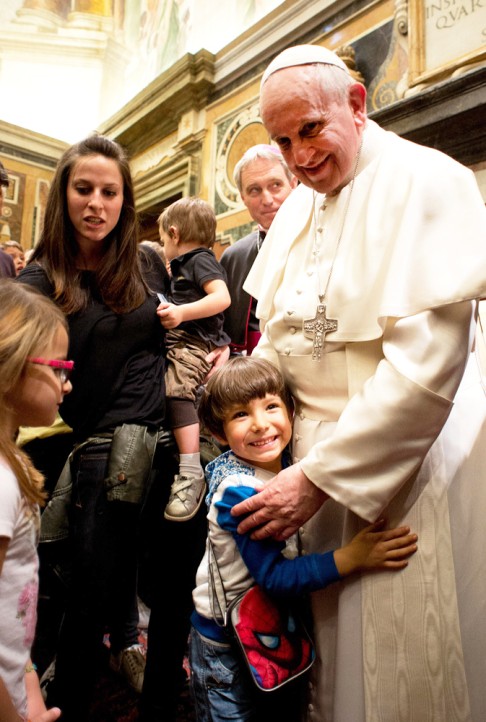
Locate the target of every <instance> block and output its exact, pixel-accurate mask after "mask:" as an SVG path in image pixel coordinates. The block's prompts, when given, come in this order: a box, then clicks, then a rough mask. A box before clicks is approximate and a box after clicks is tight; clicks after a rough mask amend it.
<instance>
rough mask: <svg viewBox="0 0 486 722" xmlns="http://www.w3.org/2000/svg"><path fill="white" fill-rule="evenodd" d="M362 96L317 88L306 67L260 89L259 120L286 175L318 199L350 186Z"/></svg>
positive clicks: (357, 91) (353, 90) (357, 89)
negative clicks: (274, 145)
mask: <svg viewBox="0 0 486 722" xmlns="http://www.w3.org/2000/svg"><path fill="white" fill-rule="evenodd" d="M365 102H366V91H365V89H364V88H363V86H361V85H360V84H358V83H356V84H354V85H352V86H351V87H350V88H349V94H348V98H347V99H346V100H341V99H339V98H338V97H337V95H336V94H335V93H333V92H332V91H330V90H325V89H323V88H322V85H321V82H320V79H319V76H318V75H317V74H316V72H315V69H314V68H312V67H310V66H306V65H304V66H297V67H292V68H285V69H283V70H279V71H277V72H276V73H274V74H273V75H271V76H270V77H269V78H268V80H267V81H266V83H265V85H264V86H263V89H262V95H261V101H260V104H261V111H262V119H263V122H264V124H265V127H266V128H267V130H268V132H269V133H270V135H271V137H272V139H273V140H275V141H276V143H277V144H278V146H279V148H280V150H281V152H282V155H283V156H284V158H285V160H286V161H287V165H288V166H289V168H290V170H291V171H292V172H293V173H294V174H295V175H296V176H297V178H298V179H299V180H300V181H302V183H304V184H305V185H306V186H309V187H310V188H313V189H314V190H316V191H318V192H319V193H328V194H330V193H333V192H336V191H338V190H340V189H341V188H342V187H343V186H344V185H346V183H348V182H349V181H350V180H351V177H352V174H353V170H354V164H355V159H356V155H357V152H358V149H359V145H360V141H361V135H362V131H363V128H364V125H365V122H366V106H365Z"/></svg>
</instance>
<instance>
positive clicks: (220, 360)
mask: <svg viewBox="0 0 486 722" xmlns="http://www.w3.org/2000/svg"><path fill="white" fill-rule="evenodd" d="M229 357H230V349H229V346H218V348H215V349H214V350H213V351H211V353H208V355H207V356H206V361H207V362H208V364H212V368H211V371H210V372H209V373H208V375H207V376H206V379H205V380H206V381H207V380H208V379H209V378H211V376H212V375H213V374H214V372H215V371H217V370H218V369H219V368H221V366H223V365H224V364H225V363H226V361H227V360H228V359H229Z"/></svg>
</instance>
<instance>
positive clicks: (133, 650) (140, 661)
mask: <svg viewBox="0 0 486 722" xmlns="http://www.w3.org/2000/svg"><path fill="white" fill-rule="evenodd" d="M110 669H112V670H113V671H114V672H118V674H121V675H122V677H124V678H125V680H126V681H127V682H128V684H129V685H130V687H133V689H134V690H135V691H136V692H138V693H139V694H142V686H143V677H144V674H145V647H144V646H143V645H142V644H132V646H131V647H127V648H126V649H122V651H121V652H119V653H118V654H112V655H110Z"/></svg>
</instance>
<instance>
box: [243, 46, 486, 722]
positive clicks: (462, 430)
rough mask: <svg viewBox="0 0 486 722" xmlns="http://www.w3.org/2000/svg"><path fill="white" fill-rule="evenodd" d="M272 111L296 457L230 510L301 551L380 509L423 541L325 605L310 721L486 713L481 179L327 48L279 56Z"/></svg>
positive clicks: (257, 269) (319, 613)
mask: <svg viewBox="0 0 486 722" xmlns="http://www.w3.org/2000/svg"><path fill="white" fill-rule="evenodd" d="M261 114H262V119H263V122H264V124H265V126H266V128H267V130H268V131H269V133H270V135H271V137H272V139H273V140H274V141H275V142H276V143H277V144H278V146H279V147H280V149H281V151H282V153H283V155H284V158H285V160H286V161H287V164H288V166H289V168H290V169H291V171H292V172H293V173H294V174H295V175H296V176H297V178H298V179H299V180H300V181H301V185H300V186H299V187H298V188H297V189H296V190H295V191H294V192H293V193H292V194H291V195H290V196H289V198H288V199H287V200H286V201H285V203H284V204H283V206H282V207H281V209H280V210H279V212H278V214H277V216H276V218H275V220H274V222H273V224H272V228H271V230H270V233H269V235H268V237H267V239H266V240H265V244H264V246H263V248H262V251H261V253H260V255H259V257H258V259H257V261H256V262H255V265H254V266H253V268H252V270H251V272H250V275H249V277H248V279H247V281H246V283H245V290H246V291H247V292H248V293H250V294H251V295H252V296H255V297H256V298H257V299H258V308H257V315H258V316H259V318H260V319H261V324H262V328H263V336H262V339H261V341H260V344H259V345H258V347H257V349H256V350H255V351H254V353H255V355H257V356H260V357H264V358H267V359H269V360H271V361H272V362H273V363H275V364H276V365H277V366H279V367H280V368H281V370H282V371H283V373H284V376H285V378H286V380H287V382H288V384H289V386H290V389H291V391H292V393H293V394H294V397H295V400H296V407H297V410H296V415H295V423H294V437H293V458H294V462H295V463H294V464H293V466H291V467H289V468H287V469H285V470H283V471H282V472H280V473H279V474H278V476H277V477H276V478H275V479H274V481H273V482H272V483H271V484H270V485H269V486H267V487H266V489H265V491H262V492H261V493H260V494H257V495H255V496H254V497H252V498H251V499H249V500H247V501H245V502H243V503H242V504H240V505H238V506H237V507H235V508H234V510H233V513H235V514H241V513H244V512H245V513H249V516H248V517H247V518H246V519H245V520H244V521H243V522H242V523H241V524H240V526H239V530H240V531H241V532H245V531H247V530H250V529H251V530H252V532H253V533H254V534H255V535H256V536H257V537H258V538H264V537H265V536H269V535H273V536H275V537H277V538H280V539H282V538H288V536H290V534H292V533H294V532H295V531H297V530H298V529H300V539H301V543H302V549H303V553H307V552H314V551H324V550H327V549H332V548H336V547H338V546H341V545H342V544H344V543H346V542H347V541H348V540H349V539H350V538H351V536H352V535H353V534H355V533H356V531H357V530H358V529H360V528H362V527H363V526H364V525H365V524H367V523H368V522H371V521H374V520H375V519H377V518H378V517H380V516H382V515H383V516H385V518H386V519H387V522H388V524H389V525H390V526H398V525H401V524H407V525H409V526H410V528H411V529H412V531H414V532H417V534H418V552H417V553H416V555H415V556H414V558H413V559H411V561H410V563H409V565H408V567H407V568H406V569H405V570H403V571H401V572H399V573H396V574H387V573H377V574H368V575H363V577H362V579H360V578H352V579H351V578H350V579H349V580H345V581H343V582H340V583H339V584H336V585H333V587H331V588H328V589H326V590H324V591H322V592H317V593H315V594H313V598H312V609H313V617H314V624H315V630H314V632H315V638H316V645H317V650H318V659H317V662H316V664H315V665H314V667H313V670H312V679H311V682H310V685H309V689H310V694H309V699H308V704H307V708H306V710H307V719H308V720H315V721H316V722H485V720H486V478H485V477H486V465H485V456H486V398H485V394H484V391H483V390H482V387H481V383H480V375H479V372H478V367H477V364H476V357H475V355H474V353H472V350H473V344H474V336H475V329H476V317H477V308H478V299H479V298H481V297H484V296H486V213H485V209H484V204H483V201H482V199H481V195H480V193H479V190H478V187H477V185H476V183H475V179H474V176H473V174H472V172H471V171H469V170H468V169H466V168H464V167H463V166H461V165H460V164H459V163H457V162H455V161H454V160H452V159H451V158H449V157H447V156H446V155H444V154H442V153H440V152H438V151H435V150H432V149H429V148H425V147H421V146H418V145H415V144H413V143H410V142H408V141H405V140H403V139H401V138H399V137H398V136H396V135H394V134H393V133H390V132H386V131H384V130H382V129H381V128H379V127H378V126H377V125H376V124H375V123H374V122H372V121H370V120H368V119H367V117H366V91H365V88H364V87H363V85H361V84H360V83H357V82H355V81H354V80H353V78H352V77H351V76H350V75H349V73H348V71H347V68H346V66H345V65H344V63H343V62H342V61H341V60H340V59H339V58H338V57H337V56H336V55H335V54H334V53H331V52H330V51H328V50H326V49H324V48H320V47H317V46H297V47H294V48H289V49H287V50H285V51H284V52H283V53H281V54H280V55H279V56H277V58H276V59H275V60H274V61H273V62H272V63H271V64H270V65H269V67H268V68H267V70H266V71H265V73H264V76H263V79H262V89H261Z"/></svg>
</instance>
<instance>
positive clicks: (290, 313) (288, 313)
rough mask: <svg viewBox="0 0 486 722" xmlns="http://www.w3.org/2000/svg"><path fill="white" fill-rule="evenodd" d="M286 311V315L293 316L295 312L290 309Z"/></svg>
mask: <svg viewBox="0 0 486 722" xmlns="http://www.w3.org/2000/svg"><path fill="white" fill-rule="evenodd" d="M286 313H287V316H293V315H294V313H295V311H290V310H289V311H287V312H286Z"/></svg>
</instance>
